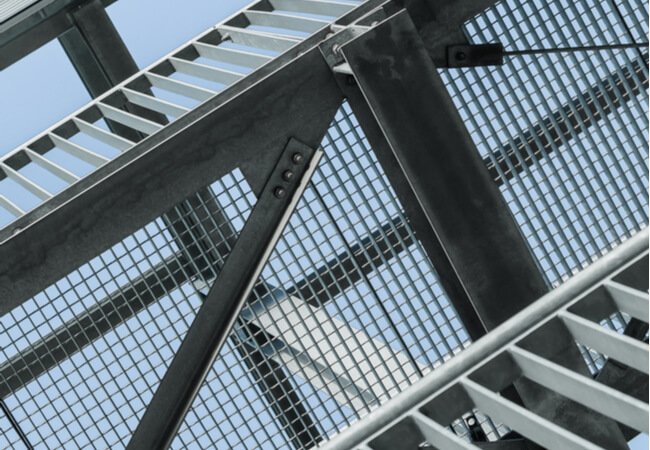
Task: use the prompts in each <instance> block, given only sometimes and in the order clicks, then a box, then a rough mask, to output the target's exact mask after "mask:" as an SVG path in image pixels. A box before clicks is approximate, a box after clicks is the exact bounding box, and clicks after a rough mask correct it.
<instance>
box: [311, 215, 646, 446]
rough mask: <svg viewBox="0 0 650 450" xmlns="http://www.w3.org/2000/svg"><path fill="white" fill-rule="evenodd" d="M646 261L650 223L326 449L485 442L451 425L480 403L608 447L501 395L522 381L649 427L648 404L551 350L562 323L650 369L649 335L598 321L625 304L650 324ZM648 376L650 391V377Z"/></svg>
mask: <svg viewBox="0 0 650 450" xmlns="http://www.w3.org/2000/svg"><path fill="white" fill-rule="evenodd" d="M647 260H648V229H647V228H646V229H645V230H643V231H641V232H639V233H638V234H637V235H635V236H634V237H633V238H631V239H630V240H628V241H627V242H625V243H623V244H622V245H621V246H620V247H618V248H616V249H615V250H614V251H612V252H611V253H610V254H608V255H606V256H604V257H603V258H602V259H601V260H599V261H597V262H596V263H594V264H593V265H592V266H590V267H589V268H587V269H585V270H584V271H583V272H581V273H580V274H578V275H576V276H575V277H573V278H572V279H571V280H569V281H568V282H567V283H565V284H564V285H562V286H561V287H559V288H557V289H556V290H554V291H552V292H550V293H549V294H547V295H545V296H544V297H542V298H541V299H540V300H538V301H537V302H536V303H535V304H533V305H531V306H530V307H528V308H526V309H525V310H523V311H522V312H521V313H519V314H517V315H516V316H514V317H512V318H511V319H510V320H508V321H507V322H505V323H504V324H503V325H501V326H500V327H498V328H497V329H495V330H494V331H492V332H491V333H489V334H488V335H487V336H485V337H484V338H482V339H480V340H479V341H477V342H476V343H475V344H474V345H472V346H471V347H470V348H469V349H468V350H466V351H465V352H464V353H462V354H461V355H459V356H457V357H456V358H454V359H453V360H451V361H450V362H448V363H446V364H445V365H444V366H442V367H441V368H439V369H438V370H436V371H434V372H432V373H431V374H429V375H427V376H425V377H424V378H422V379H421V380H420V381H418V382H417V383H415V384H414V385H413V386H411V387H410V388H408V389H407V390H405V391H404V392H402V393H401V394H399V395H398V396H397V397H395V398H394V399H392V400H391V401H389V402H387V403H386V404H385V405H383V406H382V407H381V408H379V409H377V410H376V411H374V412H372V413H370V414H369V415H368V416H367V417H365V418H364V419H362V420H361V421H360V422H358V423H356V424H354V425H352V426H351V427H350V428H348V429H347V430H345V431H344V432H343V433H341V434H340V435H338V436H336V437H334V438H333V439H332V440H331V441H329V442H328V443H326V444H324V445H323V446H322V448H324V449H327V450H334V449H337V450H338V449H366V450H367V449H375V450H379V449H389V448H411V447H408V446H405V445H408V444H407V443H410V442H414V441H415V442H416V447H417V445H418V444H417V442H419V443H420V447H421V448H431V446H433V447H436V448H444V449H469V448H478V447H477V446H475V444H473V443H471V442H469V441H467V440H465V439H463V438H461V437H459V436H457V435H456V434H454V433H453V432H452V431H451V430H450V429H449V428H448V426H449V425H450V423H451V422H452V421H453V420H455V419H456V418H457V417H458V416H455V413H457V412H458V411H461V410H463V409H464V408H468V409H469V410H472V409H473V408H476V409H478V410H479V411H480V412H481V413H483V414H486V415H488V416H489V417H491V418H492V419H493V420H497V421H500V422H501V423H503V424H505V425H506V426H507V427H509V428H510V429H512V430H514V431H515V432H516V433H518V434H520V435H521V436H524V437H525V438H527V439H529V440H531V441H533V442H535V443H537V444H539V445H541V446H543V447H546V448H563V449H568V448H572V449H573V448H580V449H594V448H600V447H598V446H597V445H594V444H593V443H592V442H590V441H589V440H587V439H586V438H584V437H582V436H579V435H578V434H576V433H574V431H575V430H573V429H571V430H570V429H567V428H564V427H561V426H559V425H558V424H557V423H554V421H552V420H549V419H548V418H543V417H541V416H540V415H537V414H535V413H534V412H532V411H530V410H527V409H525V408H524V407H522V406H520V405H518V404H516V403H515V402H513V401H511V400H509V399H508V398H506V396H505V395H503V396H502V395H500V394H499V392H500V391H501V390H503V389H504V388H505V387H506V386H509V385H511V384H512V383H515V382H517V380H520V379H522V378H525V379H527V380H530V381H533V382H534V383H536V384H537V385H541V386H542V387H543V388H545V389H548V390H550V391H552V392H555V393H557V394H559V395H561V396H563V397H565V398H567V399H570V400H572V401H573V402H576V403H578V404H580V405H583V406H584V407H586V408H588V409H589V410H591V411H593V412H596V413H597V414H598V415H600V416H604V417H607V418H610V419H613V420H615V421H616V422H618V423H619V424H621V425H622V426H624V427H629V428H631V429H633V430H636V431H637V432H644V433H648V404H647V403H646V402H645V401H642V400H640V399H639V398H637V396H634V395H630V394H631V393H630V392H627V390H626V392H622V391H621V390H618V389H615V388H614V387H612V386H608V385H607V384H604V383H601V382H599V381H598V378H596V379H594V378H592V377H590V376H586V375H584V374H581V373H578V372H576V371H574V370H570V369H568V368H567V367H565V365H563V364H560V363H558V362H557V361H552V360H551V359H553V358H551V357H549V355H548V353H549V348H552V347H554V345H555V344H554V341H557V340H558V339H561V337H557V336H556V335H557V334H558V333H557V332H556V330H558V329H564V330H567V331H568V333H570V336H571V337H572V338H573V340H575V342H576V343H578V344H581V345H584V346H586V347H588V348H590V349H592V350H595V351H598V352H600V353H603V354H605V355H607V356H608V357H609V358H610V359H612V360H615V361H616V362H617V363H618V364H623V365H625V366H627V367H629V368H632V369H634V370H636V371H638V372H640V373H643V374H645V375H647V374H648V344H647V338H646V342H642V341H639V340H636V339H633V338H631V337H629V336H626V335H624V334H619V333H617V332H615V331H612V330H610V329H607V328H605V327H603V326H601V325H600V323H599V322H600V321H601V320H603V319H606V318H607V317H608V316H609V315H611V314H613V313H615V312H617V311H618V312H620V313H623V314H624V315H626V316H627V317H630V318H633V319H636V320H639V321H642V322H645V323H647V322H648V291H647V286H648V284H647V283H648V277H647V270H648V269H647V267H648V266H647V264H648V263H647ZM504 294H506V293H504ZM558 327H559V328H558ZM559 334H561V333H559ZM533 336H537V338H536V339H531V337H533ZM540 337H541V339H540ZM645 383H646V392H647V378H645ZM454 412H455V413H454ZM580 419H581V418H580V417H578V418H576V420H578V421H579V420H580ZM470 425H471V424H470ZM413 448H415V447H413Z"/></svg>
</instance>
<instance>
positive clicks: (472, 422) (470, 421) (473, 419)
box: [467, 417, 476, 427]
mask: <svg viewBox="0 0 650 450" xmlns="http://www.w3.org/2000/svg"><path fill="white" fill-rule="evenodd" d="M467 425H469V426H470V427H473V426H474V425H476V419H475V418H474V417H470V418H468V419H467Z"/></svg>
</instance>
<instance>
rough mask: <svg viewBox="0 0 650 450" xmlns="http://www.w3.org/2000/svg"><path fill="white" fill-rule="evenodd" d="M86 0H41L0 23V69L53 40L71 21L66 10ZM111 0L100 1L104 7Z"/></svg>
mask: <svg viewBox="0 0 650 450" xmlns="http://www.w3.org/2000/svg"><path fill="white" fill-rule="evenodd" d="M86 1H87V0H54V1H45V0H41V1H39V2H36V3H35V4H34V5H32V6H30V7H29V8H27V9H25V10H24V11H21V12H20V13H18V14H16V15H15V16H14V17H12V18H10V19H8V20H6V21H5V22H3V23H1V24H0V70H3V69H5V68H7V67H9V66H10V65H11V64H13V63H14V62H16V61H18V60H19V59H21V58H23V57H24V56H26V55H28V54H29V53H31V52H32V51H34V50H36V49H38V48H39V47H41V46H42V45H44V44H47V43H48V42H50V41H51V40H52V39H56V38H57V37H59V36H60V35H62V34H63V33H65V32H66V31H68V30H69V29H70V28H71V27H72V26H73V24H74V22H73V20H72V18H71V17H70V16H69V13H70V12H72V11H74V10H75V9H76V8H78V7H79V6H81V5H83V4H84V3H86ZM114 1H115V0H102V5H103V6H108V5H110V4H111V3H113V2H114Z"/></svg>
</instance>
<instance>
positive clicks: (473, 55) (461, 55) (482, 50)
mask: <svg viewBox="0 0 650 450" xmlns="http://www.w3.org/2000/svg"><path fill="white" fill-rule="evenodd" d="M502 65H503V45H501V44H480V45H465V44H461V45H450V46H448V47H447V67H480V66H502Z"/></svg>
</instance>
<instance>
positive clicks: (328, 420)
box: [0, 0, 648, 449]
mask: <svg viewBox="0 0 650 450" xmlns="http://www.w3.org/2000/svg"><path fill="white" fill-rule="evenodd" d="M614 6H618V9H616V8H615V7H614ZM587 11H588V13H587ZM619 11H620V15H619ZM640 11H641V12H643V11H645V10H644V6H643V5H641V4H640V3H639V4H634V5H633V4H627V3H625V4H614V3H611V2H610V3H605V4H603V5H600V4H599V5H592V4H591V3H590V2H587V1H586V0H585V1H580V2H578V3H575V4H572V5H564V4H563V3H562V2H559V1H555V2H552V3H550V4H549V5H546V6H540V5H537V4H534V3H533V2H527V3H523V4H521V5H516V6H513V4H511V2H505V3H500V4H499V5H498V6H497V7H495V8H494V9H492V10H489V11H488V12H486V13H485V14H483V15H481V16H479V17H477V18H476V19H474V20H473V21H471V22H470V23H468V24H467V26H466V30H467V33H468V35H469V36H470V37H471V39H472V40H473V41H474V42H490V41H493V40H498V41H500V42H503V43H504V44H505V45H506V47H508V46H511V47H512V48H523V47H534V46H543V47H550V46H568V45H571V44H575V45H578V44H587V43H602V42H599V41H597V38H598V37H599V36H600V34H599V33H603V36H605V38H606V39H627V38H629V37H630V36H629V35H628V34H627V33H628V29H629V33H631V36H632V37H634V39H637V40H638V39H641V38H643V32H644V31H643V30H644V29H645V28H647V24H646V25H644V24H643V23H641V22H639V20H637V19H635V17H636V16H638V14H639V12H640ZM572 14H573V16H572ZM644 14H645V15H643V17H647V13H644ZM578 16H580V20H578ZM624 23H625V24H627V26H628V27H627V29H626V28H625V26H623V24H624ZM598 27H605V28H606V29H598ZM644 27H645V28H644ZM607 30H609V31H610V33H609V34H608V33H605V31H607ZM612 33H614V34H612ZM563 36H578V37H579V38H581V39H584V40H587V41H588V42H585V41H584V40H581V41H576V42H571V41H570V40H568V38H564V37H563ZM589 36H592V38H589ZM589 39H591V41H589ZM560 58H561V56H557V55H545V56H543V57H540V56H535V57H530V58H529V57H526V59H524V58H518V59H514V58H513V59H511V60H508V61H507V63H506V65H505V66H503V67H498V68H490V69H485V68H478V69H471V70H463V71H446V70H443V71H442V75H443V77H444V78H445V80H446V82H447V84H448V87H449V90H450V92H451V93H452V97H453V98H454V101H455V102H456V105H457V107H458V108H459V110H460V111H461V114H462V115H463V118H464V119H465V122H466V124H467V126H468V128H469V129H470V132H471V133H472V136H473V137H474V140H475V142H476V144H477V147H478V149H479V151H480V152H481V156H483V157H484V158H485V161H486V164H487V165H488V168H490V170H492V171H493V172H494V173H495V182H497V183H498V184H499V185H500V188H501V192H502V193H503V195H504V197H505V198H506V200H507V201H508V204H509V206H510V208H511V211H512V213H513V215H514V216H515V218H516V219H517V221H518V223H519V225H520V226H521V229H522V233H523V234H524V235H525V237H526V238H527V240H528V242H529V245H530V247H531V250H532V252H533V254H534V255H535V256H536V258H537V260H538V263H539V265H540V268H541V269H542V271H543V273H544V274H545V276H546V279H547V281H548V283H549V286H550V285H555V284H557V283H560V282H562V281H564V280H566V279H567V278H568V277H570V276H571V274H572V273H574V272H575V271H577V270H580V269H581V268H582V267H585V266H586V265H588V264H590V263H591V262H593V261H595V260H596V259H597V258H599V257H600V256H602V255H603V254H604V253H606V252H607V251H608V250H609V249H611V248H613V247H614V246H616V245H617V244H619V243H620V242H622V241H623V240H625V239H627V238H629V237H630V236H631V235H633V234H634V233H635V231H637V230H638V229H640V228H643V227H644V226H645V224H646V223H647V212H646V210H647V200H646V198H647V187H646V186H647V155H645V154H644V153H643V151H641V150H639V149H642V148H647V128H646V127H647V126H646V124H645V123H646V122H645V121H646V118H647V75H648V74H647V67H646V65H647V54H639V53H637V52H635V51H620V50H619V51H609V52H606V53H603V54H598V55H590V57H588V56H587V55H583V54H577V55H571V56H565V57H562V58H564V59H560ZM177 64H178V62H177ZM497 94H498V95H497ZM131 95H134V94H132V93H131ZM577 118H580V121H578V122H576V120H577ZM563 123H564V124H566V123H568V124H571V125H572V126H571V127H569V128H567V127H566V126H563V125H562V124H563ZM322 146H323V148H324V150H325V157H324V158H323V159H322V160H321V163H320V166H319V168H318V171H317V173H316V175H315V176H314V177H313V179H312V182H311V183H310V185H309V187H308V189H307V191H306V192H305V194H304V196H303V198H302V200H301V201H300V203H299V205H298V208H297V210H296V212H295V213H294V215H293V216H292V218H291V220H290V223H289V226H288V227H287V229H286V230H285V232H284V234H283V237H282V239H281V241H280V243H279V244H278V245H277V247H276V249H275V251H274V253H273V255H272V256H271V259H270V260H269V262H268V264H267V265H266V267H265V269H264V271H263V274H262V277H261V280H260V282H259V283H258V284H257V285H256V287H255V289H254V291H253V294H252V295H251V297H250V298H249V301H248V306H247V307H246V308H245V309H244V311H243V312H242V314H241V315H240V317H239V319H238V321H237V323H236V326H235V329H234V330H233V331H232V333H231V335H230V337H229V340H228V342H227V344H226V345H225V346H224V348H223V350H222V351H221V353H220V356H219V358H218V359H217V361H216V363H215V365H214V367H213V368H212V370H211V372H210V374H209V375H208V378H207V380H206V382H205V383H204V385H203V387H202V388H201V391H200V392H199V395H198V397H197V399H196V400H195V402H194V404H193V407H192V409H191V411H190V412H189V414H188V415H187V416H186V418H185V423H184V425H183V426H182V428H181V430H180V432H179V434H178V436H177V438H176V440H175V441H174V443H173V446H172V447H173V448H192V447H198V448H206V447H219V446H223V447H226V448H242V449H248V448H296V447H297V448H308V447H310V446H313V445H315V444H316V443H318V442H319V441H321V440H325V439H328V438H330V437H332V436H333V435H335V434H337V433H338V432H339V431H341V430H342V429H344V428H346V427H348V426H349V425H350V424H352V423H353V422H355V421H357V420H358V419H360V418H362V417H364V416H365V415H367V414H369V413H370V412H371V411H372V410H374V409H377V408H378V407H379V406H381V405H382V404H383V403H385V402H386V401H387V400H388V399H390V398H392V397H394V396H395V395H396V394H397V393H399V392H400V391H402V390H403V389H405V388H406V387H408V386H409V385H410V384H412V383H413V382H414V381H416V380H418V379H419V378H421V377H422V376H423V375H424V374H426V373H428V372H430V371H431V370H433V369H434V368H436V367H437V366H439V365H440V364H442V363H444V361H446V360H447V359H449V358H450V357H452V356H453V355H454V354H456V353H458V352H459V351H461V350H462V349H463V348H464V347H466V346H467V345H468V344H469V338H468V336H467V333H466V332H465V330H464V329H463V325H462V324H461V323H460V321H459V319H458V318H457V317H456V313H455V311H454V308H453V306H452V305H451V304H450V301H449V299H448V298H447V296H446V295H445V293H444V292H443V290H442V288H441V287H440V285H439V284H438V281H437V276H436V273H435V268H434V267H432V264H431V263H430V261H429V259H428V258H427V256H426V254H425V252H424V250H423V248H422V246H421V245H420V243H419V241H418V240H417V238H416V236H415V235H414V233H413V230H412V229H411V227H410V225H409V222H408V218H407V217H406V216H405V214H404V211H403V208H402V206H401V205H400V203H399V201H398V200H397V198H396V196H395V193H394V192H393V189H392V188H391V186H390V184H389V182H388V181H387V179H386V177H385V175H384V173H383V171H382V169H381V167H380V166H379V163H378V162H377V160H376V158H375V156H374V153H373V151H372V150H371V149H370V146H369V144H368V142H367V141H366V139H365V137H364V135H363V132H362V131H361V129H360V127H359V125H358V123H357V122H356V119H355V118H354V116H353V115H352V113H351V112H350V109H349V107H348V106H347V105H346V104H344V105H343V106H342V108H341V109H340V110H339V112H338V114H337V116H336V119H335V121H334V122H333V123H332V125H331V127H330V129H329V131H328V133H327V136H326V137H325V139H324V141H323V143H322ZM254 202H255V197H254V195H252V193H251V190H250V188H249V187H248V186H247V183H246V180H245V178H244V176H243V175H242V173H241V172H239V171H238V170H237V171H234V172H232V173H230V174H228V175H226V176H225V177H223V178H222V179H220V180H219V181H217V182H216V183H214V184H213V185H212V186H211V187H210V189H207V190H203V191H200V192H198V193H196V194H195V195H193V196H192V197H191V198H189V199H187V200H186V201H185V202H183V203H182V204H181V205H179V206H177V207H176V208H175V209H174V210H172V211H170V212H169V213H167V214H165V215H164V216H162V217H161V218H159V219H158V220H156V221H154V222H153V223H150V224H149V225H147V226H146V227H145V228H143V229H141V230H139V231H138V232H136V233H135V234H133V235H132V236H131V237H129V238H127V239H125V240H124V241H123V242H121V243H120V244H117V245H115V246H114V247H113V248H112V249H111V250H109V251H107V252H105V253H103V254H102V255H100V256H98V257H97V258H94V259H93V260H92V261H90V262H89V263H87V264H85V265H84V266H82V267H81V268H79V269H78V270H77V271H75V272H73V273H71V274H70V275H68V276H67V277H65V278H64V279H62V280H61V281H59V282H58V283H56V284H55V285H53V286H51V287H49V288H48V289H46V290H44V291H43V292H41V293H40V294H39V295H37V296H36V297H34V298H33V299H31V300H29V301H28V302H26V303H25V304H23V305H22V306H20V307H17V308H15V309H14V310H12V311H11V312H10V313H8V314H6V315H5V316H3V317H1V318H0V327H2V328H0V344H1V345H2V349H1V350H0V356H1V359H0V397H2V398H3V399H4V401H5V402H6V405H7V408H8V410H9V411H11V413H12V414H13V415H14V417H15V418H16V420H17V422H18V425H19V427H20V428H21V429H22V430H23V431H24V433H25V434H26V436H27V438H28V440H29V441H30V443H31V444H32V445H34V447H36V448H52V447H70V446H72V447H79V448H83V447H109V448H121V447H123V446H125V445H126V443H127V442H128V440H129V437H130V435H131V433H132V432H133V430H134V429H135V427H136V426H137V424H138V420H139V418H140V417H141V416H142V414H143V413H144V409H145V408H146V406H147V404H148V402H149V400H150V399H151V396H152V395H153V392H154V391H155V389H156V386H157V385H158V383H159V381H160V379H161V377H162V375H163V374H164V371H165V369H166V367H167V366H168V364H169V363H170V361H171V358H172V357H173V354H174V351H175V350H176V348H177V347H178V345H179V343H180V341H181V340H182V338H183V336H184V334H185V332H186V331H187V329H188V327H189V325H190V323H191V321H192V319H193V316H194V315H195V314H196V311H197V309H198V307H199V306H200V304H201V300H202V298H203V296H204V295H205V294H206V293H207V290H208V288H209V287H210V285H211V284H212V283H213V282H214V280H215V278H216V277H217V276H218V273H219V269H220V267H221V265H222V264H223V261H224V260H225V258H226V257H227V254H228V252H229V250H230V249H231V247H232V244H233V242H234V241H235V239H236V236H237V233H238V232H239V231H240V230H241V229H242V227H243V224H244V223H245V220H246V216H247V214H248V213H249V212H250V210H251V208H252V206H253V205H254ZM605 324H606V325H608V326H610V327H613V328H615V329H619V330H620V329H622V327H623V326H624V324H625V320H624V318H623V317H622V316H620V315H618V316H613V317H612V318H611V319H610V320H609V321H606V323H605ZM588 362H590V364H591V369H592V371H594V372H595V371H596V370H597V369H598V368H599V367H600V366H601V365H602V364H603V362H604V359H602V357H601V356H600V355H598V354H594V355H593V357H592V359H591V360H589V361H588ZM476 414H477V416H479V418H480V420H481V422H483V425H484V428H485V431H486V432H487V434H488V438H489V439H490V440H495V439H497V438H498V437H499V436H501V435H503V434H505V433H506V432H508V430H507V429H505V428H504V427H502V426H496V425H495V424H493V423H492V422H491V421H490V420H489V419H487V418H485V417H484V416H482V415H481V414H480V413H478V412H476ZM8 420H9V419H8V417H7V416H6V414H4V415H0V432H1V433H2V436H1V439H4V440H6V441H7V442H9V444H8V445H15V446H16V447H17V448H20V437H19V436H18V434H17V432H16V430H15V428H12V427H11V426H10V424H9V423H8ZM454 429H456V431H457V433H458V434H465V433H467V430H466V426H465V425H464V424H463V423H462V422H456V423H455V424H454ZM1 439H0V444H2V443H3V441H2V440H1ZM219 448H220V447H219Z"/></svg>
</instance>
